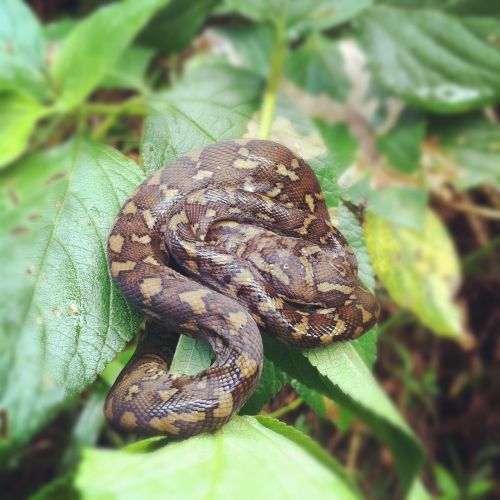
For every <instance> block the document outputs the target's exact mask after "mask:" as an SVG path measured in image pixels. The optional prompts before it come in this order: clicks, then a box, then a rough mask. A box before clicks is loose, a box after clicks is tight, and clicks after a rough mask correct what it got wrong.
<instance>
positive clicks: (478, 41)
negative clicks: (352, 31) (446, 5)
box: [359, 5, 500, 112]
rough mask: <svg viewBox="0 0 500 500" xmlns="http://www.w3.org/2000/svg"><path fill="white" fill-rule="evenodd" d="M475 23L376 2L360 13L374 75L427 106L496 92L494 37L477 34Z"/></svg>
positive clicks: (499, 56) (466, 102) (444, 107)
mask: <svg viewBox="0 0 500 500" xmlns="http://www.w3.org/2000/svg"><path fill="white" fill-rule="evenodd" d="M495 23H496V24H495V26H497V25H498V24H499V23H500V20H498V19H497V20H496V21H495ZM476 29H477V26H476V28H475V29H474V28H472V27H471V26H470V25H469V24H468V23H467V19H466V18H465V19H464V18H460V17H455V16H453V15H450V14H447V13H444V12H443V13H442V12H438V11H437V10H430V9H429V10H413V11H408V10H406V9H401V8H396V7H391V6H383V5H378V6H375V7H372V8H370V9H369V10H368V11H366V13H365V14H364V15H363V16H361V19H360V25H359V36H360V39H361V41H362V44H363V45H364V47H365V49H366V52H367V54H368V58H369V62H370V65H371V67H372V69H373V71H374V73H375V75H376V76H377V77H378V79H379V80H380V81H381V82H382V83H383V84H384V85H385V86H386V87H387V88H388V89H389V90H390V91H391V92H393V93H394V94H396V95H397V96H400V97H401V98H403V99H405V100H407V101H408V102H410V103H412V104H415V105H418V106H422V107H424V108H426V109H430V110H433V111H438V112H453V111H463V110H467V109H472V108H477V107H481V106H484V105H485V104H490V103H495V102H497V101H498V98H499V97H500V51H499V50H498V46H497V45H496V42H495V39H492V40H487V39H484V38H481V37H478V36H477V33H476ZM497 29H498V28H497Z"/></svg>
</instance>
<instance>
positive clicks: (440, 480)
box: [433, 464, 462, 499]
mask: <svg viewBox="0 0 500 500" xmlns="http://www.w3.org/2000/svg"><path fill="white" fill-rule="evenodd" d="M433 469H434V477H435V479H436V483H437V484H438V486H439V489H440V491H441V494H442V497H441V498H443V499H454V498H457V499H458V498H460V497H461V496H462V495H461V493H462V492H461V491H460V487H459V485H458V484H457V482H456V481H455V479H454V478H453V476H452V475H451V474H450V473H449V472H448V471H447V470H446V469H445V468H444V467H443V466H442V465H440V464H436V465H434V468H433Z"/></svg>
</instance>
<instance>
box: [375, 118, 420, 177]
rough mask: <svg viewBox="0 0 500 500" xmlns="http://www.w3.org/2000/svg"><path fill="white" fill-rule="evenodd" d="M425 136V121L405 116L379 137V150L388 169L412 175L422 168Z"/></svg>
mask: <svg viewBox="0 0 500 500" xmlns="http://www.w3.org/2000/svg"><path fill="white" fill-rule="evenodd" d="M424 135H425V122H424V121H423V119H418V118H416V117H411V116H407V115H405V114H403V116H402V117H401V118H400V119H399V120H398V122H397V123H396V124H395V125H394V126H393V127H392V128H391V129H390V130H388V131H387V132H386V133H384V134H383V135H381V136H379V137H377V141H376V142H377V149H378V151H379V153H381V154H382V156H383V157H384V159H385V163H386V164H387V166H388V167H390V168H392V169H394V170H397V171H399V172H403V173H405V174H411V173H412V172H415V171H416V170H418V168H419V167H420V157H421V147H422V141H423V139H424Z"/></svg>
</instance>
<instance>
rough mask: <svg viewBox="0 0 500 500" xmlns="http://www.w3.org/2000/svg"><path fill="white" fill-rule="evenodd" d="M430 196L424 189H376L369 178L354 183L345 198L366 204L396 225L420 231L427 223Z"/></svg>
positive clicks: (373, 211) (369, 208)
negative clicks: (426, 215) (426, 216)
mask: <svg viewBox="0 0 500 500" xmlns="http://www.w3.org/2000/svg"><path fill="white" fill-rule="evenodd" d="M428 196H429V195H428V193H427V191H425V190H424V189H421V188H410V187H403V186H389V187H386V188H382V189H374V188H373V187H372V186H371V185H370V179H369V177H365V178H364V179H362V180H361V181H359V182H357V183H356V184H353V185H352V186H351V187H349V188H348V189H347V190H346V191H345V192H344V193H343V198H344V199H345V200H349V201H351V202H353V203H355V204H359V203H361V202H362V201H364V202H365V203H366V205H367V209H368V210H369V211H370V212H372V213H374V214H377V215H379V216H380V217H383V218H384V219H386V220H388V221H389V222H392V223H394V224H397V225H400V226H404V227H408V228H410V229H414V230H416V231H420V230H421V229H422V227H423V226H424V223H425V208H426V207H427V199H428Z"/></svg>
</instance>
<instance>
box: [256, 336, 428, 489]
mask: <svg viewBox="0 0 500 500" xmlns="http://www.w3.org/2000/svg"><path fill="white" fill-rule="evenodd" d="M264 346H265V352H266V356H267V357H268V358H269V359H271V360H272V361H273V362H274V363H275V364H276V365H277V366H278V367H279V368H280V369H282V370H283V371H285V372H286V373H287V374H288V375H289V376H290V377H293V378H295V379H297V380H298V381H299V382H301V383H302V384H304V385H306V386H307V387H309V388H310V389H314V390H316V391H319V392H321V393H323V394H325V395H327V396H328V397H329V398H331V399H333V400H334V401H336V402H337V403H339V404H340V405H341V406H342V407H345V408H347V409H348V410H349V411H350V412H352V413H353V414H354V415H356V416H357V417H358V418H360V419H361V420H362V421H364V422H365V423H366V424H367V425H368V426H369V427H370V429H372V430H373V431H374V432H375V434H376V435H377V436H378V437H379V439H381V440H382V441H383V442H385V443H386V444H387V445H388V446H389V448H390V449H391V451H392V453H393V455H394V458H395V462H396V467H397V468H398V471H399V474H400V479H401V487H402V490H403V491H406V490H407V489H408V488H409V487H410V485H411V483H412V481H413V479H414V477H415V475H416V474H417V472H418V470H419V468H420V466H421V464H422V460H423V452H422V449H421V447H420V444H419V442H418V440H417V438H416V437H415V435H414V434H413V433H412V431H411V430H410V429H409V427H408V426H407V425H406V424H405V422H404V421H403V420H402V419H401V417H400V416H399V414H398V412H397V410H396V408H395V407H394V406H393V404H392V403H391V402H390V400H389V399H388V398H387V396H386V394H385V393H384V391H383V390H382V388H381V387H380V386H379V385H378V383H377V382H376V380H375V379H374V378H373V375H372V374H371V373H370V370H369V369H368V367H367V365H366V364H365V362H364V361H363V360H362V359H361V357H360V356H359V354H358V353H357V351H356V349H355V348H354V346H353V345H352V343H351V342H340V343H337V344H335V345H332V346H330V347H327V348H323V349H311V350H308V351H305V352H304V351H299V350H297V349H291V348H287V347H286V346H284V345H283V344H281V343H279V342H277V341H276V340H274V339H271V338H269V337H264Z"/></svg>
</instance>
